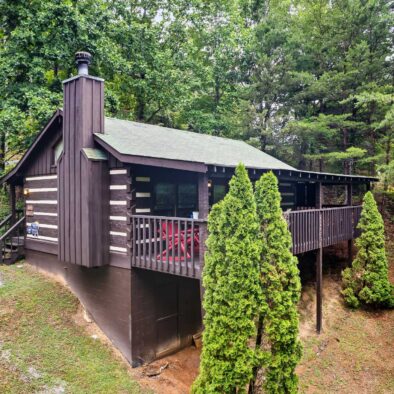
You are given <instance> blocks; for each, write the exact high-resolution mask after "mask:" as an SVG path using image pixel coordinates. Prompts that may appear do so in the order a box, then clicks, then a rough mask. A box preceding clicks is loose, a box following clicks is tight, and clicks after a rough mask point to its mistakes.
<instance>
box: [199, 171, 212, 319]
mask: <svg viewBox="0 0 394 394" xmlns="http://www.w3.org/2000/svg"><path fill="white" fill-rule="evenodd" d="M198 211H199V218H200V219H202V220H206V219H207V218H208V213H209V190H208V174H207V173H200V174H198ZM207 236H208V231H207V224H206V223H200V249H199V259H200V297H201V319H202V318H203V317H204V310H203V307H202V300H203V298H204V287H203V285H202V271H203V268H204V255H205V250H206V247H205V241H206V239H207Z"/></svg>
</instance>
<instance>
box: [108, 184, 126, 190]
mask: <svg viewBox="0 0 394 394" xmlns="http://www.w3.org/2000/svg"><path fill="white" fill-rule="evenodd" d="M109 190H127V185H110V187H109Z"/></svg>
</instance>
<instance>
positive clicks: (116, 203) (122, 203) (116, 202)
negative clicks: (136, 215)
mask: <svg viewBox="0 0 394 394" xmlns="http://www.w3.org/2000/svg"><path fill="white" fill-rule="evenodd" d="M109 205H127V201H126V200H110V202H109Z"/></svg>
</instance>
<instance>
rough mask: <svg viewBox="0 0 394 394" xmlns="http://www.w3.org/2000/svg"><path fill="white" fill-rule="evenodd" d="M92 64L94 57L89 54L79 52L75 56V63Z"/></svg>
mask: <svg viewBox="0 0 394 394" xmlns="http://www.w3.org/2000/svg"><path fill="white" fill-rule="evenodd" d="M91 62H92V55H91V54H90V53H89V52H83V51H82V52H77V53H76V54H75V63H77V65H79V64H80V63H86V64H90V63H91Z"/></svg>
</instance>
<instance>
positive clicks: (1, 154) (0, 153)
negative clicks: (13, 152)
mask: <svg viewBox="0 0 394 394" xmlns="http://www.w3.org/2000/svg"><path fill="white" fill-rule="evenodd" d="M4 170H5V135H4V133H3V132H1V133H0V175H1V174H2V173H3V172H4Z"/></svg>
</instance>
